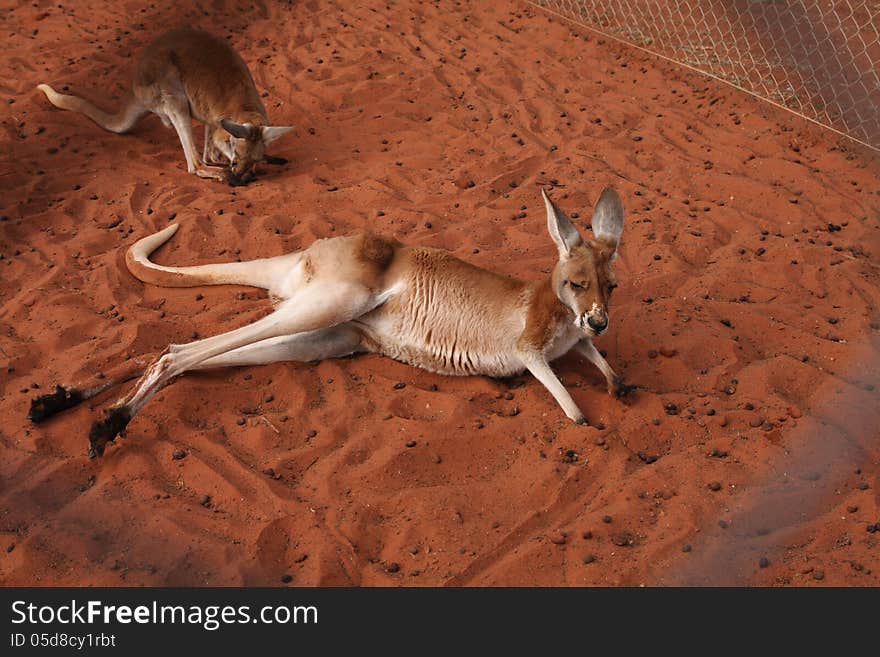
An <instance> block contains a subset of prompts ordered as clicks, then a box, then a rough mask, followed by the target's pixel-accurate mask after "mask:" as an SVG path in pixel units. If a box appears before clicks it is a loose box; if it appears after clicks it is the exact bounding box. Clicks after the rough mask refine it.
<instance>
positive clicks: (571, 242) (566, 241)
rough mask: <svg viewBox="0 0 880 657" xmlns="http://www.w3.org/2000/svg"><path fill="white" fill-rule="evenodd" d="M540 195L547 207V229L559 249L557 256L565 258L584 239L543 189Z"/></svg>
mask: <svg viewBox="0 0 880 657" xmlns="http://www.w3.org/2000/svg"><path fill="white" fill-rule="evenodd" d="M541 196H543V197H544V205H545V206H546V207H547V230H548V231H549V233H550V237H552V238H553V241H554V242H555V243H556V248H557V249H559V257H560V258H567V257H568V256H569V255H571V250H572V249H573V248H574V247H576V246H578V245H579V244H583V242H584V240H583V239H582V238H581V234H580V233H579V232H578V229H577V228H575V227H574V224H573V223H571V220H570V219H569V218H568V217H566V216H565V213H564V212H562V210H560V209H559V208H557V207H556V206H555V205H554V204H553V201H551V200H550V197H548V196H547V193H546V192H545V191H544V190H543V189H541Z"/></svg>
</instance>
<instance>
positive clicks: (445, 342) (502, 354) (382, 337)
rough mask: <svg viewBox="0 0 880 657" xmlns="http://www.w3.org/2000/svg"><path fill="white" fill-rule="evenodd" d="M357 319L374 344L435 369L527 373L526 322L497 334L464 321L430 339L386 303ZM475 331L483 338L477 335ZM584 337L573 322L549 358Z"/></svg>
mask: <svg viewBox="0 0 880 657" xmlns="http://www.w3.org/2000/svg"><path fill="white" fill-rule="evenodd" d="M354 323H355V324H356V325H357V326H358V327H359V328H360V329H361V331H362V332H363V333H364V335H365V336H366V337H367V338H368V339H369V341H370V342H372V343H373V344H372V345H370V347H371V350H374V351H376V352H378V353H381V354H382V355H384V356H388V357H389V358H393V359H395V360H398V361H401V362H404V363H408V364H410V365H414V366H416V367H420V368H422V369H426V370H428V371H430V372H436V373H438V374H447V375H457V376H468V375H483V376H491V377H501V378H503V377H509V376H516V375H518V374H522V373H523V372H524V371H525V369H526V366H525V364H524V363H523V361H522V360H521V359H520V358H519V356H518V355H517V349H516V342H517V339H518V338H519V336H520V334H521V333H522V330H523V326H522V323H521V322H508V326H499V325H495V326H494V327H493V328H495V329H496V330H495V331H493V332H492V333H494V334H486V333H484V332H483V333H480V332H476V331H475V332H470V331H467V330H466V327H465V326H462V327H461V328H462V329H463V330H460V331H448V332H444V334H443V335H441V336H436V335H434V336H432V337H433V339H431V340H428V339H427V332H425V331H421V330H417V329H415V327H414V326H413V325H412V324H411V323H409V322H402V321H400V320H399V319H398V318H395V317H394V316H389V315H388V314H385V313H383V311H382V309H381V308H379V309H377V310H376V311H374V312H372V313H369V314H367V315H365V316H363V317H361V318H359V319H357V320H355V322H354ZM511 324H512V325H511ZM517 324H519V325H517ZM485 328H486V327H485V325H484V326H483V327H482V328H480V329H479V330H480V331H485ZM475 335H478V336H480V339H479V340H474V339H473V336H475ZM583 337H584V336H583V333H581V332H580V330H578V329H577V327H576V326H574V325H573V324H572V325H571V327H564V328H563V329H561V331H560V334H559V335H558V336H557V337H556V339H555V340H554V341H553V342H552V344H551V345H550V347H549V348H548V349H547V351H546V353H545V356H546V358H547V360H548V361H552V360H555V359H556V358H559V357H560V356H562V355H564V354H565V353H567V352H568V351H569V350H570V349H571V348H572V347H573V346H574V345H575V343H576V342H577V341H578V340H580V339H582V338H583ZM475 342H479V344H474V343H475Z"/></svg>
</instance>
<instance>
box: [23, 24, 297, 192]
mask: <svg viewBox="0 0 880 657" xmlns="http://www.w3.org/2000/svg"><path fill="white" fill-rule="evenodd" d="M37 88H38V89H40V90H41V91H42V92H43V93H45V94H46V97H47V98H48V99H49V102H51V103H52V104H53V105H55V106H56V107H60V108H61V109H67V110H74V111H77V112H81V113H82V114H85V115H86V116H87V117H89V118H90V119H92V121H94V122H95V123H97V124H98V125H99V126H101V127H102V128H104V129H105V130H109V131H111V132H117V133H124V132H128V131H129V130H131V129H132V128H133V127H134V126H135V124H136V123H137V122H138V121H139V120H140V119H141V118H143V117H144V116H145V115H146V114H148V113H149V112H152V113H154V114H156V115H158V116H159V118H161V119H162V123H164V124H165V126H166V127H172V126H173V127H174V129H175V130H176V131H177V136H178V137H180V143H181V145H182V146H183V154H184V155H185V156H186V168H187V171H189V173H195V174H196V175H198V176H201V177H203V178H215V179H217V180H222V181H225V182H228V183H229V184H231V185H243V184H246V183H248V182H250V181H251V180H252V179H253V178H254V175H255V169H256V165H257V163H258V162H260V161H266V162H269V163H273V164H283V163H284V160H283V159H281V158H272V157H269V156H267V155H266V154H265V148H266V145H267V144H269V143H271V142H273V141H275V140H276V139H278V138H279V137H280V136H281V135H283V134H284V133H286V132H289V131H290V130H292V129H293V128H291V127H279V126H270V125H269V119H268V118H266V109H265V108H264V107H263V102H262V101H261V100H260V94H259V92H258V91H257V88H256V86H255V85H254V79H253V78H252V77H251V74H250V71H249V70H248V67H247V64H245V63H244V60H242V58H241V57H240V56H239V55H238V53H237V52H236V51H235V50H234V49H233V48H232V46H230V45H229V44H228V43H227V42H226V40H225V39H221V38H219V37H216V36H213V35H212V34H208V33H207V32H202V31H200V30H194V29H190V28H182V29H177V30H171V31H170V32H166V33H165V34H163V35H162V36H160V37H159V38H158V39H156V40H155V41H153V42H152V43H150V44H149V45H148V46H147V47H146V48H144V49H143V51H142V52H141V53H140V56H139V57H138V60H137V64H136V66H135V72H134V83H133V86H132V93H131V97H130V98H129V100H128V102H127V103H126V105H125V106H124V107H123V108H122V109H121V110H119V112H117V113H116V114H108V113H107V112H104V111H102V110H100V109H98V108H97V107H95V106H94V105H92V104H91V103H90V102H88V101H87V100H83V99H82V98H77V97H76V96H68V95H65V94H60V93H58V92H56V91H55V90H54V89H53V88H52V87H50V86H49V85H48V84H41V85H38V87H37ZM193 117H195V118H196V119H197V120H199V121H201V122H202V123H204V124H205V145H204V149H203V153H202V156H201V157H199V153H198V151H197V150H196V146H195V142H194V141H193V130H192V119H193ZM224 160H225V165H226V166H223V165H224Z"/></svg>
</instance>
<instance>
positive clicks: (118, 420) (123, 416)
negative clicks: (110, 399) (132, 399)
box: [89, 406, 131, 459]
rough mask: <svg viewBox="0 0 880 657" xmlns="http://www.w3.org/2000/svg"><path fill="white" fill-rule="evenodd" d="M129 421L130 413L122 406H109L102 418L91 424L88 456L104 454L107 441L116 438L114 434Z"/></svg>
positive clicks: (110, 441) (93, 456)
mask: <svg viewBox="0 0 880 657" xmlns="http://www.w3.org/2000/svg"><path fill="white" fill-rule="evenodd" d="M130 421H131V413H129V411H128V409H126V408H125V407H124V406H120V407H118V408H111V409H110V410H108V411H107V413H106V415H105V416H104V419H103V420H98V421H97V422H95V423H94V424H92V428H91V430H90V431H89V458H90V459H93V458H95V457H96V456H103V455H104V448H105V447H107V443H112V442H113V441H114V440H116V436H118V435H119V434H120V433H122V432H123V431H124V430H125V427H126V426H127V425H128V423H129V422H130Z"/></svg>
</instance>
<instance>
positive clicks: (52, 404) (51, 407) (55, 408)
mask: <svg viewBox="0 0 880 657" xmlns="http://www.w3.org/2000/svg"><path fill="white" fill-rule="evenodd" d="M84 399H85V396H84V395H83V394H82V392H80V391H79V390H77V389H76V388H70V389H68V388H64V387H63V386H55V392H52V393H49V394H48V395H40V396H39V397H35V398H34V399H32V400H31V410H30V411H28V415H27V417H28V420H30V421H31V422H34V423H35V424H37V423H40V422H44V421H45V420H48V419H49V418H50V417H52V416H53V415H56V414H57V413H60V412H61V411H66V410H67V409H68V408H73V407H74V406H76V405H77V404H79V403H80V402H82V401H83V400H84Z"/></svg>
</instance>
